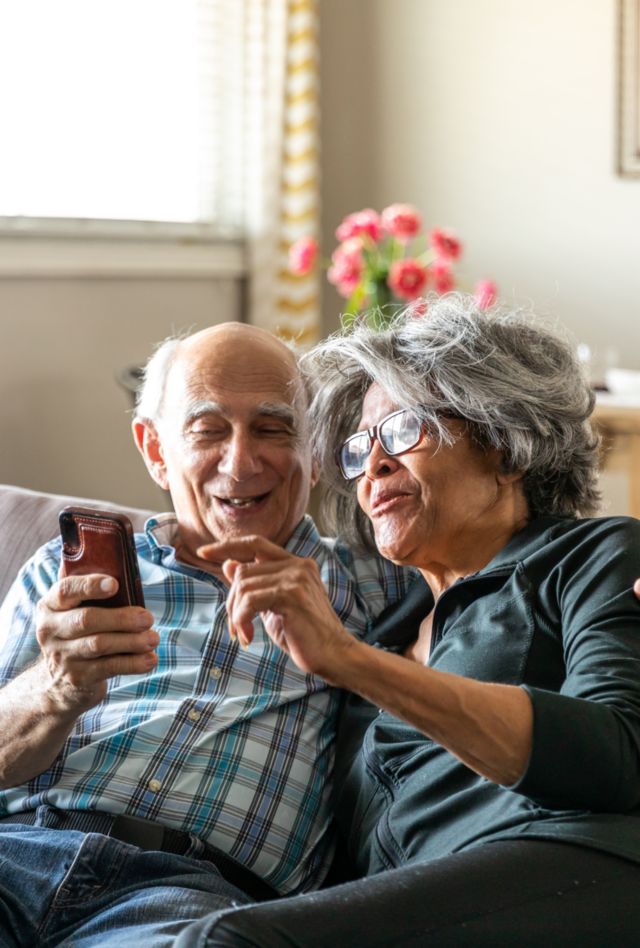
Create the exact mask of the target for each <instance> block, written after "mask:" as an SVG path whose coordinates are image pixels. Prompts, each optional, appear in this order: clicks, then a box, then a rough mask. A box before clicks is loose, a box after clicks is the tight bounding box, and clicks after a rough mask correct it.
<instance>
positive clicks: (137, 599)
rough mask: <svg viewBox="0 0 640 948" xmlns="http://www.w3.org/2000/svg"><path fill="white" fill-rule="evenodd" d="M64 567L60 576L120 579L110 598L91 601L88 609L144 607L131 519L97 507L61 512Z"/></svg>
mask: <svg viewBox="0 0 640 948" xmlns="http://www.w3.org/2000/svg"><path fill="white" fill-rule="evenodd" d="M59 519H60V534H61V536H62V568H61V570H60V576H61V577H62V576H83V575H86V574H87V573H106V575H107V576H113V577H114V578H115V579H117V580H118V591H117V593H116V594H115V595H114V596H110V597H109V598H108V599H87V600H85V602H83V605H85V606H101V607H111V608H115V607H117V606H142V607H144V596H143V594H142V583H141V581H140V571H139V569H138V557H137V555H136V548H135V541H134V538H133V527H132V526H131V521H130V520H129V518H128V517H127V516H125V515H124V514H121V513H113V512H112V511H110V510H98V509H97V508H94V507H65V508H64V510H62V511H61V512H60V518H59Z"/></svg>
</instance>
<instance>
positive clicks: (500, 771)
mask: <svg viewBox="0 0 640 948" xmlns="http://www.w3.org/2000/svg"><path fill="white" fill-rule="evenodd" d="M339 656H340V657H339V659H338V660H336V661H332V662H331V663H330V666H329V667H327V668H326V669H323V671H322V675H323V677H326V678H327V680H329V681H330V682H331V684H334V685H337V686H338V687H341V688H345V689H347V690H349V691H353V692H356V693H357V694H359V695H361V696H362V697H363V698H366V699H367V700H368V701H371V702H372V703H373V704H375V705H377V706H378V707H379V708H383V709H384V710H386V711H389V712H390V713H391V714H394V715H395V716H396V717H399V718H402V719H403V720H404V721H407V722H408V723H409V724H411V725H413V726H414V727H415V728H416V729H417V730H419V731H422V732H423V733H424V734H426V735H427V737H430V738H431V739H432V740H434V741H436V742H437V743H438V744H441V745H442V746H443V747H445V748H446V749H447V750H448V751H450V752H451V753H452V754H454V755H455V756H456V757H458V758H459V759H460V760H461V761H462V762H463V763H465V764H466V765H467V766H468V767H470V768H471V769H472V770H474V771H476V773H479V774H481V775H482V776H483V777H486V778H487V779H489V780H492V781H494V782H495V783H500V784H503V785H506V786H509V785H511V784H513V783H515V782H516V781H517V780H518V779H520V777H521V776H522V775H523V774H524V772H525V770H526V767H527V763H528V760H529V757H530V754H531V745H532V735H533V708H532V705H531V700H530V698H529V695H528V694H527V692H526V691H524V689H522V688H518V687H516V686H513V685H500V684H490V683H487V682H481V681H475V680H474V679H471V678H463V677H462V676H460V675H452V674H449V673H448V672H442V671H438V670H437V669H434V668H429V667H428V666H423V665H420V664H419V663H417V662H413V661H409V660H408V659H406V658H403V657H402V656H401V655H396V654H393V653H390V652H385V651H383V650H382V649H377V648H372V647H371V646H369V645H366V644H364V643H363V642H359V641H356V640H354V639H351V640H349V643H348V644H347V643H346V642H345V647H344V648H343V649H341V650H340V652H339ZM336 657H337V656H336Z"/></svg>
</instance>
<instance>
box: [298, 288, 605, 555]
mask: <svg viewBox="0 0 640 948" xmlns="http://www.w3.org/2000/svg"><path fill="white" fill-rule="evenodd" d="M426 304H427V307H428V308H427V310H426V314H425V315H420V313H421V312H424V308H422V309H421V306H422V307H424V302H422V303H421V304H418V305H415V304H414V305H411V306H409V307H407V309H405V310H404V311H403V312H402V313H400V314H399V315H398V316H396V317H395V318H394V319H393V320H392V322H391V323H390V325H389V327H388V328H387V329H385V330H377V331H376V330H374V329H371V328H369V327H368V326H367V325H366V323H365V322H364V321H363V322H361V323H358V324H357V325H356V326H355V328H354V329H353V330H352V331H350V332H348V333H336V334H335V335H333V336H331V337H329V338H328V339H327V340H325V341H324V342H322V343H320V345H319V346H317V347H316V348H315V349H314V350H312V351H311V352H310V353H309V354H308V355H306V356H304V357H303V359H302V370H303V373H304V374H305V376H306V377H307V380H308V384H309V386H310V388H311V390H312V393H313V398H312V403H311V409H310V414H311V419H312V426H313V429H314V448H315V451H316V456H317V459H318V461H319V462H320V465H321V467H322V471H323V475H324V479H325V482H326V484H327V489H326V494H325V497H324V501H323V515H324V520H325V525H326V526H327V527H328V528H329V529H331V530H332V531H333V532H335V533H340V534H341V535H342V536H343V537H345V538H346V539H348V540H350V541H351V542H352V543H355V544H357V545H360V546H365V547H367V548H371V547H372V546H373V533H372V530H371V527H370V524H369V521H368V520H367V518H366V517H365V516H364V514H363V513H362V511H361V510H360V508H359V507H358V505H357V501H356V496H355V486H354V484H353V483H350V484H348V483H346V482H345V481H344V480H342V478H341V476H340V475H339V473H338V471H337V468H336V463H335V454H336V450H337V448H338V447H339V445H341V444H342V442H343V441H344V440H345V438H347V437H348V436H349V435H350V434H352V433H353V432H354V431H355V430H356V429H357V425H358V421H359V418H360V415H361V409H362V400H363V398H364V395H365V393H366V391H367V389H368V388H369V386H370V385H371V384H372V382H374V381H375V382H377V383H378V384H379V385H380V386H381V387H382V388H383V389H384V390H385V391H386V392H387V394H388V395H389V396H390V397H391V398H392V399H393V401H394V402H396V403H397V405H398V407H399V408H410V407H413V408H415V407H416V406H418V408H419V414H420V415H421V418H422V420H423V421H424V424H425V425H426V426H427V429H428V430H429V433H430V434H431V435H432V436H433V437H435V438H436V439H437V443H438V445H440V446H441V445H442V444H451V443H453V440H454V439H453V436H452V434H451V432H450V431H449V429H448V427H447V423H446V415H447V414H449V415H452V414H453V415H457V416H460V417H462V418H464V419H466V421H467V428H468V431H469V433H470V435H471V437H472V439H473V440H474V442H475V443H476V444H477V445H478V446H479V447H480V448H481V449H485V450H487V449H489V448H496V449H498V450H499V451H500V452H501V453H502V458H503V466H504V470H505V471H510V472H512V471H519V472H522V474H523V489H524V493H525V497H526V500H527V503H528V506H529V511H530V513H531V515H532V516H538V515H542V514H560V515H569V516H585V515H588V514H590V513H593V512H594V511H595V510H596V509H597V507H598V504H599V500H600V495H599V491H598V489H597V469H598V446H599V439H598V436H597V435H596V434H595V433H594V431H593V429H592V427H591V425H590V423H589V421H588V417H589V415H590V414H591V411H592V409H593V404H594V396H593V392H592V391H591V388H590V386H589V384H588V381H587V379H586V377H585V374H584V371H583V369H582V367H581V366H580V364H579V362H578V360H577V358H576V356H575V354H574V350H573V346H572V345H570V344H569V342H567V341H565V340H563V339H562V338H560V337H559V336H558V335H557V333H555V332H552V331H551V330H549V329H547V328H545V327H543V326H542V325H541V324H540V323H539V321H538V322H537V323H535V322H534V320H533V319H532V318H531V317H527V316H524V315H521V314H520V313H517V312H512V311H507V310H505V309H503V308H500V307H494V308H493V309H492V310H491V311H490V312H487V313H485V312H481V311H480V310H479V309H478V308H477V305H476V303H475V301H474V300H473V298H472V297H468V296H465V295H463V294H460V293H451V294H448V295H446V296H443V297H429V298H428V299H427V301H426Z"/></svg>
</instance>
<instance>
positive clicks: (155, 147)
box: [0, 0, 246, 237]
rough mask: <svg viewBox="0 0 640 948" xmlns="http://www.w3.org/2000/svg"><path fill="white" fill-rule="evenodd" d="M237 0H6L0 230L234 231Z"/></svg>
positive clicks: (238, 226) (237, 196)
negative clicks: (118, 226) (119, 225)
mask: <svg viewBox="0 0 640 948" xmlns="http://www.w3.org/2000/svg"><path fill="white" fill-rule="evenodd" d="M245 31H246V27H245V0H56V2H55V3H52V2H51V0H18V2H16V0H0V139H1V141H0V227H2V229H3V230H4V231H5V232H6V231H7V229H8V230H9V231H11V230H18V231H19V230H25V229H26V230H28V229H29V228H34V227H35V228H37V227H38V226H44V225H46V224H47V223H48V224H49V225H50V226H53V225H54V224H55V223H58V224H60V225H64V224H65V223H66V224H70V223H73V224H74V225H77V226H78V227H82V225H84V226H89V225H90V224H92V223H93V224H95V222H104V224H105V225H108V224H109V222H111V226H112V227H115V223H116V222H138V223H139V224H144V225H145V226H146V227H147V228H150V229H151V230H153V229H154V227H155V228H161V227H162V225H174V226H181V227H182V228H183V229H185V231H186V232H194V233H203V234H211V235H213V236H216V237H220V236H222V237H224V236H229V237H233V236H238V235H240V234H241V232H242V228H243V216H244V208H243V193H244V187H243V181H244V175H245V159H246V155H245V147H244V125H245V119H244V111H245V106H244V93H245V88H244V87H245V80H244V68H245V56H246V53H245V42H244V37H245Z"/></svg>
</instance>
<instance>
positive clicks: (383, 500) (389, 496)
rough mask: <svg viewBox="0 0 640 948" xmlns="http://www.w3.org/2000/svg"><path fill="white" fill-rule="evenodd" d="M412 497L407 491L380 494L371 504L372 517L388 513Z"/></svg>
mask: <svg viewBox="0 0 640 948" xmlns="http://www.w3.org/2000/svg"><path fill="white" fill-rule="evenodd" d="M410 496H411V495H410V494H409V493H408V492H407V491H385V493H383V494H378V496H376V497H375V498H374V499H373V501H372V503H371V516H372V517H376V516H378V515H379V514H383V513H387V511H389V510H392V509H393V508H394V507H396V506H397V505H398V504H400V503H401V502H402V501H403V500H406V498H407V497H410Z"/></svg>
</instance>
